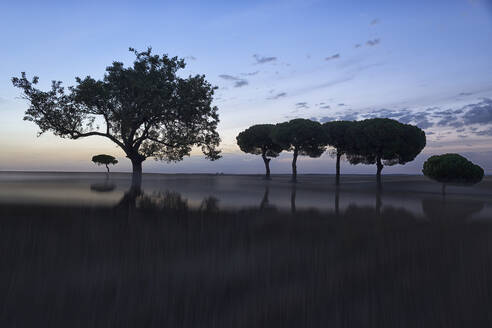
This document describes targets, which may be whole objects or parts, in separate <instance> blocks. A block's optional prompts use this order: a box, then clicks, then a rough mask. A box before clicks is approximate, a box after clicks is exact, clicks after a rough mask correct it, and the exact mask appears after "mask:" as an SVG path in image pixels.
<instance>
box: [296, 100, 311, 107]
mask: <svg viewBox="0 0 492 328" xmlns="http://www.w3.org/2000/svg"><path fill="white" fill-rule="evenodd" d="M296 108H297V109H307V108H309V105H308V103H307V102H305V101H303V102H298V103H296Z"/></svg>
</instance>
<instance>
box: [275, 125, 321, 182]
mask: <svg viewBox="0 0 492 328" xmlns="http://www.w3.org/2000/svg"><path fill="white" fill-rule="evenodd" d="M272 139H273V141H274V142H275V143H277V144H279V145H280V146H281V147H282V148H283V149H284V150H287V151H293V152H294V154H293V158H292V181H293V182H296V181H297V157H298V156H299V155H303V156H309V157H320V156H321V155H322V154H323V152H324V151H325V150H326V140H325V134H324V131H323V127H322V126H321V124H320V123H318V122H314V121H311V120H306V119H301V118H298V119H293V120H291V121H289V122H284V123H279V124H277V125H275V128H274V129H273V131H272Z"/></svg>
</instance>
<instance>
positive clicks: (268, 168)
mask: <svg viewBox="0 0 492 328" xmlns="http://www.w3.org/2000/svg"><path fill="white" fill-rule="evenodd" d="M261 157H262V158H263V162H264V163H265V170H266V173H265V179H267V180H270V158H268V157H266V155H265V153H263V154H262V155H261Z"/></svg>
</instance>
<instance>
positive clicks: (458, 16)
mask: <svg viewBox="0 0 492 328" xmlns="http://www.w3.org/2000/svg"><path fill="white" fill-rule="evenodd" d="M0 29H1V30H2V31H3V32H2V33H0V44H2V49H3V51H1V52H0V149H1V151H0V170H35V171H100V170H101V168H100V167H96V166H94V164H93V163H92V162H91V161H90V158H91V157H92V156H93V155H95V154H99V153H108V154H112V155H114V156H115V157H117V158H118V159H119V161H120V163H119V164H118V165H117V166H116V167H115V168H114V170H115V171H128V170H130V165H131V164H130V162H129V161H128V159H126V158H125V156H124V153H123V152H122V151H121V150H120V149H118V148H117V147H116V146H115V145H114V144H112V143H111V142H110V141H108V140H106V139H103V138H99V137H90V138H85V139H81V140H68V139H60V138H58V137H55V136H53V135H52V134H50V133H46V134H43V135H41V136H39V137H38V131H39V130H38V128H37V126H35V125H34V123H32V122H27V121H23V116H24V112H25V110H26V109H27V107H28V104H27V102H26V101H25V100H23V99H21V97H20V96H21V92H20V90H19V89H16V88H14V87H13V86H12V83H11V81H10V79H11V78H12V77H13V76H19V75H20V72H26V73H27V74H28V76H33V75H37V76H39V77H40V83H39V87H40V88H42V89H47V88H49V86H50V84H51V81H52V80H60V81H63V82H64V85H65V86H70V85H73V84H74V82H75V81H74V80H75V77H76V76H81V77H85V76H87V75H91V76H92V77H94V78H102V77H103V75H104V70H105V68H106V67H107V66H109V65H110V64H111V63H112V62H113V61H122V62H124V63H125V64H126V65H131V64H132V61H133V59H134V56H133V55H132V54H131V53H130V52H129V51H128V48H129V47H134V48H136V49H138V50H145V49H146V48H147V47H149V46H151V47H152V49H153V51H154V52H156V53H160V54H163V53H166V54H169V55H170V56H178V57H181V58H184V59H185V61H186V63H187V67H186V69H185V70H184V72H183V75H188V74H205V75H206V78H207V80H209V81H210V82H211V83H212V84H213V85H215V86H217V87H218V90H217V92H216V95H215V100H214V104H215V105H216V106H217V107H218V108H219V116H220V124H219V133H220V135H221V138H222V143H221V149H222V152H223V153H222V155H223V158H222V159H220V160H218V161H214V162H210V161H207V160H205V159H204V156H203V155H202V154H200V152H198V151H193V152H192V154H191V156H190V157H189V158H186V159H185V160H184V161H182V162H179V163H166V162H159V161H154V160H152V159H148V160H147V161H146V162H145V163H144V172H156V173H157V172H159V173H216V172H223V173H241V174H242V173H263V170H264V167H263V163H262V160H261V159H260V158H259V157H257V156H253V155H246V154H244V153H241V151H240V150H239V148H238V147H237V145H236V142H235V137H236V135H237V134H238V133H239V132H240V131H242V130H244V129H246V128H247V127H248V126H250V125H253V124H260V123H278V122H283V121H287V120H290V119H292V118H308V119H313V120H318V121H320V122H325V121H329V120H336V119H346V120H358V119H364V118H370V117H389V118H393V119H397V120H399V121H401V122H404V123H410V124H415V125H417V126H419V127H421V128H422V129H424V130H425V132H426V135H427V146H426V148H425V149H424V150H423V152H422V153H421V154H420V155H419V156H418V157H417V158H416V159H415V161H413V162H411V163H408V164H406V165H395V166H392V167H387V168H385V169H384V170H383V173H388V174H391V173H405V174H419V173H420V172H421V169H422V163H423V162H424V161H425V160H426V159H427V158H428V157H429V156H431V155H434V154H443V153H449V152H453V153H459V154H462V155H464V156H466V157H468V158H469V159H471V160H472V161H473V162H475V163H476V164H479V165H480V166H482V167H483V168H484V169H485V172H486V174H492V62H491V58H492V1H491V0H445V1H441V0H433V1H420V0H417V1H366V0H360V1H347V0H345V1H328V0H324V1H323V0H320V1H314V0H313V1H310V0H290V1H259V0H253V1H251V0H249V1H213V0H211V1H138V2H137V1H134V2H126V1H117V2H116V1H115V2H111V1H84V2H77V3H72V2H70V1H43V2H40V1H36V2H31V1H22V2H21V1H16V2H13V1H5V2H1V3H0ZM291 156H292V155H291V154H290V153H283V154H282V155H281V156H280V157H279V158H278V159H274V160H272V162H271V168H272V173H289V170H290V160H291ZM298 170H299V173H334V170H335V165H334V160H333V158H332V157H331V156H330V155H329V153H328V152H327V153H326V154H325V155H323V156H322V157H321V158H318V159H311V158H300V159H299V162H298ZM343 172H345V173H361V174H362V173H364V174H365V173H373V172H375V167H373V166H367V165H356V166H352V165H349V164H348V163H343V165H342V173H343Z"/></svg>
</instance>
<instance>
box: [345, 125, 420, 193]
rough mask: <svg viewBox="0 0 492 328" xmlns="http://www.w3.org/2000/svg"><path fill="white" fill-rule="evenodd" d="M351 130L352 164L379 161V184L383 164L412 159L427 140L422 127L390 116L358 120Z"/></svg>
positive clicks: (377, 163)
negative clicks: (392, 118) (404, 122)
mask: <svg viewBox="0 0 492 328" xmlns="http://www.w3.org/2000/svg"><path fill="white" fill-rule="evenodd" d="M349 133H350V138H351V140H353V149H351V150H350V153H349V154H347V159H348V160H349V162H350V163H351V164H358V163H364V164H376V166H377V171H376V179H377V183H378V185H379V186H380V185H381V171H382V170H383V167H384V165H387V166H391V165H395V164H406V163H408V162H410V161H413V160H414V159H415V157H417V155H418V154H419V153H420V152H421V151H422V149H424V147H425V144H426V138H425V132H424V131H423V130H421V129H420V128H418V127H416V126H414V125H410V124H403V123H400V122H398V121H395V120H391V119H388V118H373V119H367V120H363V121H359V122H357V123H356V124H354V125H353V126H352V127H351V128H350V129H349ZM383 164H384V165H383Z"/></svg>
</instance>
